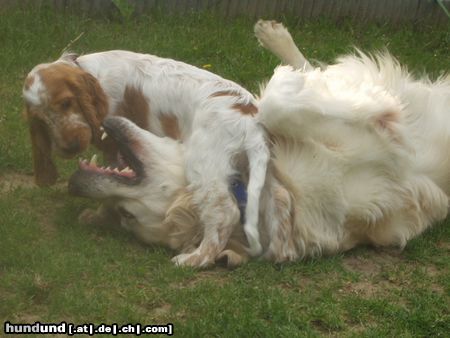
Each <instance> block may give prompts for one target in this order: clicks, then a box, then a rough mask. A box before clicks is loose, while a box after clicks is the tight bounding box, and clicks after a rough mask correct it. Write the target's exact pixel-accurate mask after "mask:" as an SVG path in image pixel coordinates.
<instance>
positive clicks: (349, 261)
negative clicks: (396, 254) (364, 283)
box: [342, 256, 381, 276]
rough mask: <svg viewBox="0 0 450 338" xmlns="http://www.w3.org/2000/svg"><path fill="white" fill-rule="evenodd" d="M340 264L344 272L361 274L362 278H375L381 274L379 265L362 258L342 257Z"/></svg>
mask: <svg viewBox="0 0 450 338" xmlns="http://www.w3.org/2000/svg"><path fill="white" fill-rule="evenodd" d="M342 264H343V266H344V268H345V269H346V270H349V271H351V272H357V273H361V274H363V275H364V276H375V275H377V274H379V273H380V272H381V267H380V265H379V264H377V263H376V262H374V261H373V260H372V259H368V258H364V257H358V256H348V257H344V259H343V260H342Z"/></svg>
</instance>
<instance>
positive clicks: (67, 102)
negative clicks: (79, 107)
mask: <svg viewBox="0 0 450 338" xmlns="http://www.w3.org/2000/svg"><path fill="white" fill-rule="evenodd" d="M59 106H60V107H61V109H62V110H68V109H69V108H70V107H71V106H72V100H71V99H64V100H62V101H61V102H60V103H59Z"/></svg>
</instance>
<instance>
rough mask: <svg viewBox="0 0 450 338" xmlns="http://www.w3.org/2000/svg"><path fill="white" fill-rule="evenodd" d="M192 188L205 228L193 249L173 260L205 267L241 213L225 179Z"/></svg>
mask: <svg viewBox="0 0 450 338" xmlns="http://www.w3.org/2000/svg"><path fill="white" fill-rule="evenodd" d="M191 189H193V191H192V193H193V201H194V204H195V207H196V208H197V209H198V211H199V216H200V222H201V224H202V226H203V228H204V234H203V239H202V241H201V243H200V245H199V247H198V248H197V249H195V250H194V251H193V252H191V253H185V254H181V255H178V256H175V257H174V258H173V259H172V261H173V262H174V263H175V264H177V265H179V266H192V267H207V266H209V265H212V264H214V262H215V260H216V257H217V256H218V255H219V254H220V253H221V252H222V251H223V250H224V248H225V246H226V245H227V243H228V240H229V238H230V236H231V233H232V232H233V229H234V227H235V226H236V224H238V223H239V218H240V213H239V209H238V207H237V206H236V203H235V202H234V201H233V199H232V198H231V196H230V192H229V190H228V186H227V184H226V182H220V183H218V182H209V183H204V184H203V185H202V186H201V187H195V188H191Z"/></svg>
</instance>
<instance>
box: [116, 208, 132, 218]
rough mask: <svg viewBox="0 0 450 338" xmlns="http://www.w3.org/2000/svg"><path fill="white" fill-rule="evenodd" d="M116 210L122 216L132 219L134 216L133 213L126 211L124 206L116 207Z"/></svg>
mask: <svg viewBox="0 0 450 338" xmlns="http://www.w3.org/2000/svg"><path fill="white" fill-rule="evenodd" d="M117 212H118V213H119V214H120V216H122V217H123V218H128V219H132V218H134V215H133V214H132V213H130V212H128V211H127V210H126V209H125V208H124V207H118V208H117Z"/></svg>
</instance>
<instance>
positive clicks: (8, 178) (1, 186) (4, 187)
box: [0, 172, 67, 195]
mask: <svg viewBox="0 0 450 338" xmlns="http://www.w3.org/2000/svg"><path fill="white" fill-rule="evenodd" d="M66 185H67V182H65V181H61V182H58V183H56V184H55V185H54V187H55V188H58V189H61V188H65V186H66ZM18 188H22V189H33V188H38V186H37V185H36V184H35V183H34V176H33V175H31V174H30V175H26V174H19V173H11V172H10V173H2V175H1V178H0V195H3V194H7V193H10V192H12V191H14V190H16V189H18Z"/></svg>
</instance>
